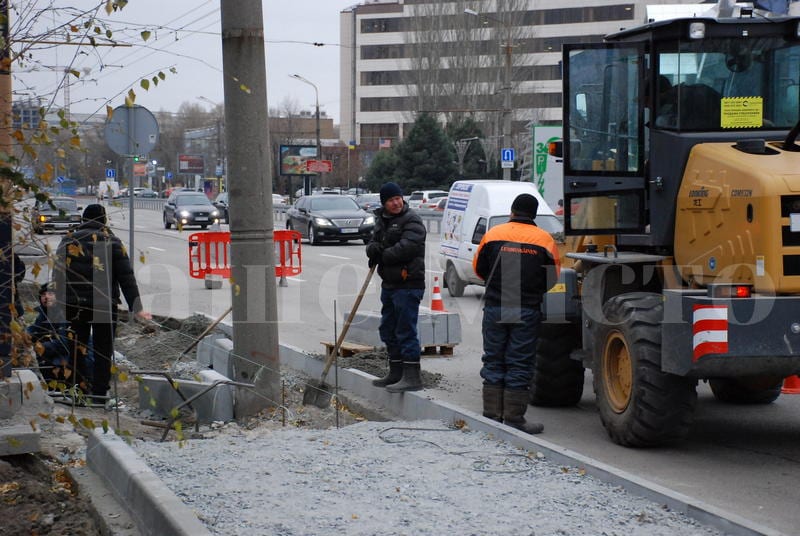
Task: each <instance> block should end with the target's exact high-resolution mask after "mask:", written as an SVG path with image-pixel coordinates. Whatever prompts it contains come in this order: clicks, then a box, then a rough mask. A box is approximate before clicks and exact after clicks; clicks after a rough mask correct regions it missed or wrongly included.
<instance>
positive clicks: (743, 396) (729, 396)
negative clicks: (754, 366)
mask: <svg viewBox="0 0 800 536" xmlns="http://www.w3.org/2000/svg"><path fill="white" fill-rule="evenodd" d="M708 383H709V385H710V386H711V392H712V393H714V398H716V399H717V400H719V401H720V402H725V403H728V404H771V403H773V402H775V400H776V399H777V398H778V397H779V396H781V388H782V387H783V378H778V379H775V378H760V377H759V378H755V377H754V378H715V379H713V380H709V381H708Z"/></svg>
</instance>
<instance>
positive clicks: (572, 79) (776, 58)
mask: <svg viewBox="0 0 800 536" xmlns="http://www.w3.org/2000/svg"><path fill="white" fill-rule="evenodd" d="M799 21H800V19H797V18H791V17H783V18H779V19H769V20H766V19H763V18H742V17H738V18H735V19H719V20H718V19H712V18H691V19H675V20H669V21H661V22H654V23H650V24H647V25H644V26H641V27H638V28H634V29H631V30H624V31H621V32H619V33H617V34H614V35H611V36H608V37H607V38H606V39H605V42H603V43H595V44H575V45H565V47H564V56H563V60H564V61H563V66H564V146H563V151H564V206H565V207H567V209H566V210H565V214H564V224H565V233H566V234H570V235H598V234H609V235H616V240H617V244H618V245H620V244H622V245H631V246H640V247H646V246H652V247H654V248H661V249H662V250H663V249H664V248H667V249H668V248H670V247H671V246H672V242H673V232H674V222H675V204H676V196H677V192H678V189H679V187H680V182H681V180H682V177H683V175H684V172H685V167H686V163H687V161H688V159H689V154H690V151H691V149H692V147H693V146H694V145H696V144H698V143H705V142H720V141H730V142H731V144H735V143H736V142H737V141H740V140H747V139H766V140H780V139H783V138H784V137H785V135H786V132H787V131H788V130H789V129H791V128H792V127H793V126H794V124H795V123H796V122H797V119H798V117H799V115H798V113H799V111H800V110H799V109H798V103H799V102H800V37H798V35H799V32H800V28H799V25H798V22H799Z"/></svg>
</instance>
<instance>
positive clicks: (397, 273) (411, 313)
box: [367, 182, 426, 393]
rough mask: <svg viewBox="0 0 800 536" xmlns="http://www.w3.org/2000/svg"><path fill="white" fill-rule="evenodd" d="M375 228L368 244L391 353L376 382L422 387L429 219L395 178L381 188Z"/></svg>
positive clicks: (396, 389)
mask: <svg viewBox="0 0 800 536" xmlns="http://www.w3.org/2000/svg"><path fill="white" fill-rule="evenodd" d="M380 197H381V205H382V206H381V207H380V208H378V209H376V210H375V216H376V221H375V231H374V232H373V235H372V239H371V240H370V242H369V244H367V257H368V258H369V266H370V267H372V266H375V265H377V266H378V275H380V276H381V279H382V280H383V283H382V285H381V324H380V328H379V332H380V337H381V341H383V343H384V344H385V345H386V351H387V353H388V354H389V373H388V374H387V375H386V376H384V377H383V378H380V379H378V380H374V381H373V382H372V383H373V384H374V385H377V386H379V387H386V390H387V391H389V392H392V393H401V392H404V391H418V390H420V389H422V378H421V377H420V363H419V357H420V344H419V337H418V336H417V318H418V316H419V304H420V302H421V301H422V296H423V294H424V293H425V235H426V229H425V225H424V224H423V223H422V219H421V218H420V217H419V215H418V214H417V213H416V212H414V211H413V210H411V209H410V208H409V206H408V203H406V202H405V201H404V200H403V191H402V190H401V189H400V186H398V185H397V184H395V183H394V182H387V183H386V184H384V185H383V186H382V187H381V190H380Z"/></svg>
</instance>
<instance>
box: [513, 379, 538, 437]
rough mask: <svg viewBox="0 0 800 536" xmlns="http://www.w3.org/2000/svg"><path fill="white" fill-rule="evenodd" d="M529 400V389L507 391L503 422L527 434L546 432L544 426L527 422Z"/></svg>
mask: <svg viewBox="0 0 800 536" xmlns="http://www.w3.org/2000/svg"><path fill="white" fill-rule="evenodd" d="M529 399H530V394H529V393H528V391H527V389H506V390H505V391H504V392H503V422H504V423H506V424H507V425H509V426H511V427H512V428H516V429H517V430H522V431H523V432H525V433H526V434H540V433H542V431H543V430H544V425H543V424H541V423H538V422H527V421H526V420H525V412H526V411H527V409H528V400H529Z"/></svg>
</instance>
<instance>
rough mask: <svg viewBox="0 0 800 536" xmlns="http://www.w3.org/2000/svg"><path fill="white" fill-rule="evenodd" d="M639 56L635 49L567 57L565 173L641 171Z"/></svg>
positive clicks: (598, 50) (585, 52)
mask: <svg viewBox="0 0 800 536" xmlns="http://www.w3.org/2000/svg"><path fill="white" fill-rule="evenodd" d="M641 61H642V60H641V56H640V55H639V50H638V49H636V48H629V47H626V48H586V49H580V50H574V51H572V52H570V55H569V57H568V62H569V65H568V69H569V77H568V79H567V82H568V86H569V87H568V103H566V106H565V113H566V114H568V123H569V125H570V131H569V133H568V135H569V138H570V139H569V140H568V142H569V143H568V147H567V149H566V153H567V160H566V161H565V165H567V166H569V168H570V169H571V171H574V172H585V173H588V174H604V175H620V174H622V175H629V174H639V173H640V171H641V168H642V166H643V157H642V140H641V139H640V132H641V129H642V112H641V106H640V85H641V70H642V65H641Z"/></svg>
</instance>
